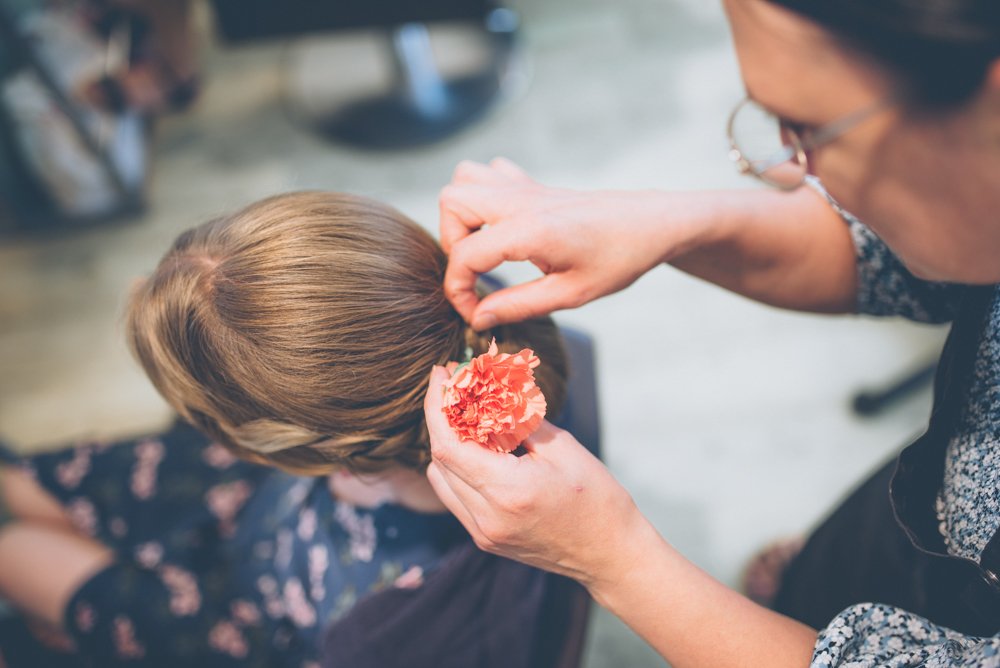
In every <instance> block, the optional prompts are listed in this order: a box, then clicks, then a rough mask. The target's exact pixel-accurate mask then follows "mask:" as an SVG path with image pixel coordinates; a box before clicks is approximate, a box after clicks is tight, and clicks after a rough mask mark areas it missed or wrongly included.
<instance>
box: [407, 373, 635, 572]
mask: <svg viewBox="0 0 1000 668" xmlns="http://www.w3.org/2000/svg"><path fill="white" fill-rule="evenodd" d="M448 377H449V376H448V372H447V371H445V370H444V369H443V368H441V367H435V369H434V371H433V372H432V373H431V377H430V383H429V387H428V390H427V397H426V399H425V401H424V410H425V412H426V415H427V428H428V430H429V432H430V439H431V450H432V453H433V455H434V461H433V462H432V463H431V465H430V466H429V468H428V469H427V477H428V478H429V479H430V482H431V484H432V485H433V486H434V490H435V491H436V492H437V494H438V496H439V497H440V499H441V501H442V502H443V503H444V504H445V505H446V506H448V508H449V510H451V511H452V513H454V515H455V516H456V517H458V519H459V520H460V521H461V522H462V524H463V525H465V528H466V529H467V530H468V531H469V533H470V534H471V535H472V538H473V540H475V542H476V544H477V545H478V546H479V547H480V548H481V549H483V550H486V551H488V552H493V553H495V554H499V555H501V556H504V557H508V558H511V559H516V560H518V561H521V562H524V563H527V564H530V565H532V566H536V567H538V568H543V569H545V570H549V571H553V572H555V573H560V574H562V575H567V576H569V577H572V578H575V579H577V580H579V581H580V582H581V583H582V584H584V585H585V586H588V587H589V586H592V585H596V584H599V583H600V582H601V581H603V580H607V579H614V578H616V577H617V574H618V571H619V570H620V569H621V568H622V565H621V564H620V563H619V561H620V559H619V557H620V555H621V554H622V547H623V546H625V545H629V544H630V543H629V537H634V534H633V533H632V532H633V531H635V530H642V529H643V527H644V526H645V525H646V521H645V519H644V518H643V517H642V515H641V514H640V513H639V511H638V509H637V508H636V506H635V504H634V502H633V501H632V498H631V496H629V494H628V492H626V491H625V489H624V488H622V487H621V485H619V484H618V481H616V480H615V479H614V478H613V477H612V476H611V474H610V473H609V472H608V470H607V468H605V467H604V465H603V464H602V463H601V462H600V461H599V460H598V459H597V458H595V457H594V456H593V455H592V454H590V452H589V451H588V450H587V449H586V448H584V447H583V446H582V445H580V444H579V443H578V442H577V441H576V439H574V438H573V437H572V436H571V435H570V434H569V433H567V432H565V431H562V430H561V429H557V428H556V427H554V426H552V425H551V424H549V423H548V422H543V423H542V426H541V427H540V428H539V429H538V431H536V432H535V433H534V434H533V435H532V436H530V437H528V439H527V440H526V441H525V442H524V448H525V449H526V450H527V454H525V455H523V456H521V457H515V456H514V455H511V454H502V453H497V452H493V451H491V450H486V449H485V448H483V447H481V446H480V445H478V444H476V443H471V442H462V441H460V440H459V439H458V437H457V436H456V435H455V433H454V431H452V429H451V427H450V426H449V425H448V421H447V418H446V417H445V415H444V413H442V412H441V404H442V395H443V383H444V382H445V381H446V380H448Z"/></svg>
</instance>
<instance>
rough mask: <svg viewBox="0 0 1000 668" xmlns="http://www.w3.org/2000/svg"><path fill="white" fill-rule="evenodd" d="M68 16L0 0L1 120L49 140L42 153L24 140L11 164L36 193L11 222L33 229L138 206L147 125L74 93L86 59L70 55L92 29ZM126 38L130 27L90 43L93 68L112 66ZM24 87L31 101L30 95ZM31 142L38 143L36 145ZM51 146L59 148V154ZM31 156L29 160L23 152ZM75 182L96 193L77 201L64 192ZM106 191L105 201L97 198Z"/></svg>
mask: <svg viewBox="0 0 1000 668" xmlns="http://www.w3.org/2000/svg"><path fill="white" fill-rule="evenodd" d="M71 18H72V17H71V16H70V17H67V16H63V15H62V14H59V13H58V12H57V10H55V9H53V10H49V9H41V10H39V9H34V10H33V12H31V13H29V14H27V15H25V16H19V15H18V14H16V13H15V12H14V11H13V10H12V9H11V8H10V7H8V6H7V5H6V4H4V3H3V2H0V46H2V47H3V48H4V52H5V54H7V55H8V56H9V57H10V58H11V59H12V68H11V70H10V71H8V72H6V73H5V76H4V78H3V79H2V84H3V90H2V92H3V96H2V97H3V99H2V100H0V106H2V107H3V109H2V110H0V122H3V123H4V124H5V125H6V126H7V128H8V131H9V132H13V133H15V136H17V135H18V133H20V135H19V136H20V137H24V136H26V134H25V130H26V128H27V129H30V130H33V131H35V134H34V135H32V136H33V137H35V139H40V138H43V137H44V138H48V139H49V143H48V144H46V146H45V151H48V152H47V153H46V152H45V151H42V150H38V151H36V152H35V153H31V152H26V151H25V150H24V147H23V146H22V147H21V152H20V155H18V156H15V158H21V159H20V160H19V161H17V163H18V164H16V165H15V166H16V167H19V168H20V169H21V170H22V171H24V172H26V173H30V177H29V178H30V180H31V181H32V182H37V183H38V188H37V190H38V192H37V193H36V195H35V197H36V199H34V200H32V201H30V202H28V203H27V204H26V205H25V206H23V207H20V208H18V209H17V210H15V211H14V212H13V213H14V215H15V216H16V218H15V220H14V221H13V222H14V225H13V229H21V230H28V229H31V230H33V231H37V230H38V229H44V228H48V227H51V226H53V225H60V224H63V223H73V224H88V223H92V222H97V221H104V220H109V219H112V218H116V217H119V216H121V215H123V214H128V213H133V212H135V211H138V210H141V208H142V206H143V197H144V193H143V190H144V185H145V174H146V152H145V146H144V136H145V129H144V124H143V122H142V119H140V118H138V117H137V116H135V115H134V114H125V115H121V116H117V117H104V116H102V115H101V113H100V112H98V111H97V110H94V109H91V108H89V107H87V106H85V105H84V104H83V103H82V102H80V101H79V100H76V99H74V97H73V96H72V93H71V91H72V90H74V85H75V81H76V79H75V78H74V77H75V76H77V75H79V73H80V72H81V71H82V67H83V65H81V63H82V62H83V60H82V59H81V60H79V61H78V60H77V59H76V57H75V56H73V55H67V54H68V53H69V54H77V53H78V52H79V51H80V48H79V46H80V44H82V43H84V42H85V41H87V40H88V39H89V37H90V36H89V35H86V34H84V33H83V32H80V30H81V29H79V28H78V27H77V26H76V24H75V23H74V22H72V21H71ZM70 28H72V30H70ZM67 35H69V36H70V37H67ZM129 39H130V37H129V35H128V33H127V29H125V32H122V31H121V30H116V31H115V34H114V35H113V36H112V39H111V40H110V41H109V43H107V44H97V45H95V46H94V47H93V50H92V52H91V53H92V54H93V55H94V57H95V58H96V59H97V60H96V62H95V64H96V65H98V70H100V69H103V68H108V67H113V65H114V60H115V59H116V58H120V57H121V56H122V53H123V52H122V48H125V49H126V51H125V52H124V53H127V45H128V41H129ZM60 49H61V50H60ZM74 49H75V50H74ZM126 57H127V56H126ZM88 62H92V61H88ZM28 92H31V93H32V95H31V96H30V99H31V100H32V101H33V103H34V105H35V106H32V105H31V104H28V102H27V99H28V96H27V93H28ZM37 106H43V107H44V109H45V110H46V114H45V115H43V116H41V117H39V116H38V112H37V110H35V107H37ZM47 110H51V112H54V114H52V113H50V112H49V111H47ZM31 114H34V116H32V115H31ZM29 117H30V118H29ZM32 119H36V120H38V122H35V121H34V120H32ZM29 120H30V121H31V122H30V123H29V122H28V121H29ZM42 121H45V122H47V123H48V125H45V124H44V123H42ZM55 138H59V139H60V140H62V141H64V143H62V144H60V143H59V142H57V141H56V140H55ZM32 145H33V146H35V147H36V148H37V147H38V146H39V145H40V144H39V143H38V142H36V143H35V144H32ZM53 147H55V148H58V149H60V151H61V152H59V153H58V155H56V152H54V151H55V148H53ZM74 151H75V152H74ZM28 155H31V156H33V157H34V160H30V159H27V157H26V156H28ZM40 155H44V157H45V158H46V159H50V160H49V162H46V163H44V164H45V166H50V165H58V167H59V169H61V170H62V171H59V169H57V168H56V167H53V168H52V169H51V170H46V171H44V173H42V172H40V167H39V164H38V161H39V160H40V159H41V158H40V157H39V156H40ZM52 159H55V160H54V161H53V160H52ZM59 160H61V161H62V162H59ZM70 165H71V167H72V169H71V168H70ZM84 172H86V175H87V178H86V179H83V180H81V179H80V178H78V177H81V176H82V174H83V173H84ZM56 175H58V176H56ZM74 179H76V180H74ZM56 183H58V184H61V185H62V186H63V187H62V188H61V189H60V188H59V187H57V186H55V185H54V184H56ZM95 184H99V185H100V187H97V186H96V185H95ZM73 187H76V188H77V191H74V192H80V193H84V192H85V193H97V194H98V195H100V196H98V195H94V197H89V198H85V199H86V201H82V200H76V199H73V198H71V197H70V196H69V195H67V193H68V192H69V190H67V189H72V188H73ZM105 196H106V201H105V200H102V199H101V197H105ZM71 199H72V201H70V200H71Z"/></svg>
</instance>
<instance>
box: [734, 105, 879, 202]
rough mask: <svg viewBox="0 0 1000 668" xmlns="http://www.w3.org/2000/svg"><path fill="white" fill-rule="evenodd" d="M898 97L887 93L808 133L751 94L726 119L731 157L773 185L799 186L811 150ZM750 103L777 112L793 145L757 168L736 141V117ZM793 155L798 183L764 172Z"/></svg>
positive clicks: (743, 171) (806, 172) (744, 171)
mask: <svg viewBox="0 0 1000 668" xmlns="http://www.w3.org/2000/svg"><path fill="white" fill-rule="evenodd" d="M894 100H895V96H890V97H886V98H884V99H882V100H879V101H878V102H876V103H875V104H872V105H870V106H867V107H864V108H862V109H858V110H857V111H853V112H851V113H849V114H847V115H846V116H843V117H841V118H838V119H836V120H833V121H830V122H829V123H826V124H824V125H821V126H819V127H818V128H815V129H810V130H809V132H808V133H804V132H802V131H800V130H796V129H795V128H794V127H792V126H791V124H790V123H789V121H787V120H786V119H784V118H782V117H781V116H779V115H778V114H775V113H774V112H772V111H770V110H769V109H767V108H766V107H764V106H763V105H762V104H760V102H757V101H756V100H755V99H753V98H752V97H751V96H749V95H747V96H746V97H745V98H743V99H742V100H741V101H740V102H739V103H738V104H737V105H736V107H735V108H734V109H733V110H732V112H731V113H730V114H729V121H728V122H727V123H726V136H727V137H728V139H729V159H730V160H731V161H733V163H734V164H735V165H736V169H737V170H738V171H739V173H740V174H744V175H747V176H752V177H754V178H756V179H758V180H760V181H762V182H763V183H766V184H767V185H769V186H772V187H775V188H779V189H781V190H789V191H791V190H797V189H798V188H800V187H802V185H803V184H804V183H805V182H806V177H807V176H808V175H809V151H812V150H814V149H817V148H819V147H820V146H823V145H825V144H829V143H830V142H832V141H833V140H835V139H837V138H839V137H841V136H843V135H844V134H845V133H847V132H848V131H850V130H853V129H854V128H855V127H857V126H858V125H861V123H863V122H865V121H867V120H868V119H869V118H871V117H872V116H874V115H875V114H877V113H878V112H880V111H882V110H884V109H885V108H886V107H888V106H889V105H890V104H892V103H893V101H894ZM749 105H755V106H757V107H759V108H760V109H761V110H762V111H764V112H765V113H767V114H770V115H771V116H774V118H775V120H777V121H778V132H779V133H784V135H786V136H787V137H788V140H789V141H790V142H791V143H790V145H789V144H784V143H783V150H781V151H778V152H777V153H775V154H774V155H772V156H771V157H770V158H767V159H766V161H765V162H764V167H763V168H759V169H756V168H754V166H753V163H752V162H751V161H750V160H749V159H748V158H747V157H746V155H744V153H743V151H742V150H741V149H740V147H739V145H738V144H737V143H736V136H735V129H736V128H735V125H736V117H737V115H738V114H739V113H740V111H741V110H743V108H744V107H747V106H749ZM792 159H794V160H795V161H796V162H797V163H798V164H799V166H800V167H802V178H801V179H800V180H799V182H798V183H794V184H783V183H779V182H777V181H773V180H771V179H769V178H767V177H766V176H765V175H764V173H765V172H766V171H767V170H769V169H772V168H773V167H777V166H778V165H780V164H782V163H784V162H788V161H789V160H792Z"/></svg>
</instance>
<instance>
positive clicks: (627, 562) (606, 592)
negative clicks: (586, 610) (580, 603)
mask: <svg viewBox="0 0 1000 668" xmlns="http://www.w3.org/2000/svg"><path fill="white" fill-rule="evenodd" d="M629 501H630V502H631V498H629ZM616 524H617V527H618V529H619V530H618V531H614V532H608V533H607V534H606V535H609V536H613V538H612V540H611V541H609V542H608V546H607V547H606V548H605V550H604V551H605V554H603V555H602V557H601V558H600V559H599V560H597V562H596V564H595V565H594V566H593V567H592V568H590V569H589V570H588V572H587V574H586V576H585V577H584V578H581V579H580V582H581V584H583V586H584V587H586V588H587V590H588V591H589V592H590V595H591V596H592V597H593V598H594V600H596V601H597V602H598V603H599V604H600V605H602V606H603V607H605V608H607V609H609V610H612V611H613V610H614V609H615V607H614V606H615V601H616V600H617V598H618V596H619V595H620V594H622V593H623V592H624V591H626V590H627V589H628V588H629V587H630V586H631V583H632V582H633V581H634V580H635V578H636V577H640V578H641V577H642V576H641V575H639V574H641V573H642V572H643V571H645V570H646V569H648V568H653V569H654V570H655V569H657V568H659V567H660V563H659V560H658V559H657V558H655V556H657V555H661V554H663V553H664V552H665V551H668V550H670V549H671V548H670V546H669V545H668V544H667V543H666V541H665V540H664V539H663V538H662V537H661V536H660V534H659V533H658V532H657V531H656V529H655V528H654V527H653V525H652V524H650V522H649V520H647V519H646V518H645V516H643V515H642V513H641V512H639V509H638V508H637V507H636V506H635V505H634V503H632V505H631V511H630V513H629V514H628V515H627V516H626V519H625V520H624V521H619V522H616Z"/></svg>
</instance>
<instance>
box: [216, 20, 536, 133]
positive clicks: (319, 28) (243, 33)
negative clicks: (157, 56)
mask: <svg viewBox="0 0 1000 668" xmlns="http://www.w3.org/2000/svg"><path fill="white" fill-rule="evenodd" d="M213 3H214V6H215V9H216V17H217V23H218V27H219V31H220V32H221V34H222V36H223V37H224V38H225V39H226V40H228V41H229V42H231V43H236V44H238V43H245V42H249V41H255V40H261V39H267V38H278V37H288V36H301V35H306V34H315V33H321V32H330V31H338V30H339V31H343V30H349V29H361V28H373V29H377V30H378V31H379V32H380V33H381V34H382V39H383V40H384V51H383V53H384V54H386V55H387V56H388V58H387V61H388V65H389V69H390V72H389V78H390V79H391V83H389V84H388V85H387V86H385V88H384V89H383V90H381V91H375V92H372V91H370V90H368V91H364V92H362V93H359V94H357V95H354V96H348V97H347V98H346V99H343V98H342V99H334V100H333V101H328V102H326V103H322V104H318V105H317V104H315V103H312V104H310V102H309V99H310V98H316V97H322V96H321V95H316V94H315V91H310V90H304V91H297V92H296V91H292V93H291V94H290V96H289V97H290V99H289V106H290V107H291V108H292V110H293V111H294V112H295V114H296V115H298V116H300V117H301V118H302V119H303V120H304V121H305V122H306V123H307V124H309V125H311V126H312V127H313V128H314V129H315V130H317V131H318V132H319V133H321V134H322V135H324V136H326V137H327V138H329V139H331V140H334V141H338V142H343V143H347V144H351V145H354V146H358V147H362V148H368V149H393V148H406V147H411V146H419V145H423V144H429V143H433V142H436V141H440V140H442V139H444V138H446V137H449V136H451V135H453V134H454V133H456V132H458V131H460V130H462V129H463V128H465V127H467V126H468V125H470V124H471V123H473V122H475V121H476V120H478V119H480V118H481V117H482V116H483V115H484V114H485V113H486V112H487V111H488V110H489V109H490V108H491V107H492V106H493V104H494V103H495V102H496V101H497V100H498V99H499V98H500V96H501V94H502V93H503V92H504V90H505V89H506V88H507V87H508V86H509V84H510V82H511V76H510V75H511V73H512V71H513V69H512V63H513V62H514V54H515V46H516V35H517V28H518V17H517V14H515V13H514V12H513V11H512V10H510V9H506V8H504V7H501V6H499V5H498V4H497V3H496V0H424V1H422V2H407V1H406V0H344V1H338V2H328V3H327V2H316V1H315V0H282V1H280V2H279V1H278V0H213ZM444 22H447V23H449V24H450V25H452V26H456V25H462V26H464V27H465V28H467V29H468V33H469V34H470V35H472V36H473V38H474V39H475V41H477V42H478V46H479V47H480V49H481V50H483V51H484V52H485V53H486V54H487V55H486V57H485V58H484V62H483V63H482V64H481V66H480V67H478V68H476V69H475V70H474V71H471V72H468V71H467V72H461V73H460V74H457V75H453V76H449V75H447V74H445V73H444V71H445V70H446V69H449V68H448V67H447V66H445V67H442V65H446V64H443V63H441V62H440V60H441V55H442V54H441V53H440V51H441V50H440V49H435V45H434V43H433V42H434V41H435V40H434V36H435V30H436V29H437V28H438V27H439V26H440V25H442V24H443V23H444ZM431 23H433V24H436V25H435V28H434V29H430V28H429V27H428V24H431ZM359 65H360V64H359V62H357V56H356V55H355V56H353V57H352V61H348V60H346V59H345V60H338V61H336V62H323V63H321V65H320V72H321V75H322V76H323V77H324V78H326V79H327V82H315V81H314V82H310V83H309V86H310V87H314V86H315V85H319V86H326V85H335V83H336V81H335V80H336V79H337V78H338V77H341V78H343V77H347V76H348V75H349V74H350V71H351V70H352V69H358V68H359ZM450 69H454V67H452V68H450ZM296 74H297V73H295V72H285V73H284V76H286V78H295V77H296Z"/></svg>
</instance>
